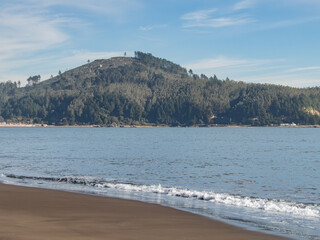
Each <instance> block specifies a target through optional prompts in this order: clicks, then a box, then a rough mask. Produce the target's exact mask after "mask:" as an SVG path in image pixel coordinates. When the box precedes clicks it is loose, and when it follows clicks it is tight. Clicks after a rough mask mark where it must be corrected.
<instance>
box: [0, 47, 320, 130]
mask: <svg viewBox="0 0 320 240" xmlns="http://www.w3.org/2000/svg"><path fill="white" fill-rule="evenodd" d="M39 77H40V76H35V78H30V79H29V80H30V82H29V85H28V86H26V87H21V88H20V87H19V84H16V83H11V82H6V83H1V84H0V122H1V121H7V122H29V123H47V124H55V125H74V124H80V125H82V124H98V125H103V126H115V125H122V124H126V125H144V124H164V125H170V126H191V125H210V124H237V125H239V124H240V125H241V124H244V125H270V124H281V123H292V122H294V123H296V124H301V125H306V124H308V125H309V124H312V125H313V124H320V88H309V89H297V88H291V87H282V86H276V85H267V84H246V83H243V82H236V81H231V80H229V79H226V80H219V79H218V78H217V77H216V76H213V77H210V78H209V77H207V76H205V75H203V74H202V75H200V76H198V75H196V74H193V73H192V71H187V70H186V69H184V68H182V67H181V66H179V65H177V64H174V63H172V62H170V61H167V60H165V59H160V58H156V57H154V56H152V55H151V54H145V53H142V52H136V53H135V57H134V58H131V57H116V58H111V59H108V60H96V61H94V62H91V63H88V64H86V65H84V66H81V67H78V68H75V69H72V70H69V71H67V72H64V73H59V75H58V76H56V77H52V78H51V79H49V80H46V81H43V82H39V81H38V80H39V79H40V78H39ZM32 81H33V82H32Z"/></svg>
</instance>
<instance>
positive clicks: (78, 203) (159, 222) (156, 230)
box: [0, 184, 284, 240]
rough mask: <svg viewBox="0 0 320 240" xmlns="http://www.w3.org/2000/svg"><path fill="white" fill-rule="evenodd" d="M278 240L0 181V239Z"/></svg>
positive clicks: (159, 209)
mask: <svg viewBox="0 0 320 240" xmlns="http://www.w3.org/2000/svg"><path fill="white" fill-rule="evenodd" d="M11 239H12V240H20V239H26V240H27V239H28V240H38V239H41V240H50V239H54V240H59V239H68V240H72V239H77V240H81V239H85V240H95V239H104V240H109V239H110V240H111V239H112V240H117V239H126V240H130V239H132V240H133V239H137V240H157V239H163V240H170V239H174V240H180V239H184V240H186V239H201V240H203V239H210V240H231V239H233V240H271V239H273V240H280V239H284V238H280V237H276V236H271V235H266V234H262V233H257V232H251V231H246V230H243V229H241V228H237V227H234V226H231V225H228V224H225V223H221V222H219V221H214V220H211V219H208V218H205V217H202V216H198V215H194V214H191V213H187V212H183V211H179V210H175V209H172V208H168V207H163V206H159V205H154V204H147V203H142V202H137V201H127V200H120V199H113V198H106V197H98V196H90V195H84V194H77V193H69V192H63V191H54V190H45V189H37V188H26V187H18V186H11V185H3V184H0V240H11Z"/></svg>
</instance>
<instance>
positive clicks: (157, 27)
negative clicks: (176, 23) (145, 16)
mask: <svg viewBox="0 0 320 240" xmlns="http://www.w3.org/2000/svg"><path fill="white" fill-rule="evenodd" d="M166 27H167V25H166V24H158V25H147V26H140V27H139V30H140V31H151V30H154V29H159V28H166Z"/></svg>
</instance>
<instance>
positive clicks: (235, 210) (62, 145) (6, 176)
mask: <svg viewBox="0 0 320 240" xmlns="http://www.w3.org/2000/svg"><path fill="white" fill-rule="evenodd" d="M0 182H3V183H9V184H16V185H24V186H35V187H42V188H50V189H62V190H67V191H76V192H84V193H88V194H96V195H102V196H111V197H118V198H126V199H134V200H139V201H144V202H150V203H157V204H161V205H165V206H171V207H174V208H178V209H182V210H186V211H190V212H193V213H197V214H201V215H204V216H207V217H211V218H214V219H218V220H222V221H225V222H227V223H231V224H234V225H237V226H241V227H244V228H246V229H250V230H256V231H261V232H267V233H271V234H276V235H282V236H287V237H290V238H293V239H299V240H300V239H310V240H311V239H312V240H315V239H320V129H316V128H0Z"/></svg>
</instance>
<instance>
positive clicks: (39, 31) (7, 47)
mask: <svg viewBox="0 0 320 240" xmlns="http://www.w3.org/2000/svg"><path fill="white" fill-rule="evenodd" d="M62 22H63V21H62V20H61V19H53V18H48V17H44V16H41V15H40V14H38V12H37V14H36V13H31V12H28V11H25V12H23V11H22V9H20V11H18V10H17V9H14V10H13V9H2V10H0V32H1V35H0V56H1V57H0V59H1V58H2V59H3V58H10V57H17V56H19V55H23V54H26V53H30V52H33V51H39V50H42V49H47V48H49V47H52V46H53V45H56V44H60V43H62V42H64V41H66V40H67V39H68V35H67V34H66V33H64V32H63V31H61V30H60V28H59V25H60V24H61V23H62Z"/></svg>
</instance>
